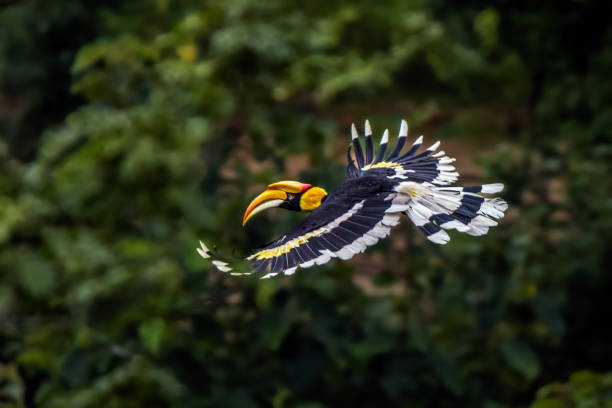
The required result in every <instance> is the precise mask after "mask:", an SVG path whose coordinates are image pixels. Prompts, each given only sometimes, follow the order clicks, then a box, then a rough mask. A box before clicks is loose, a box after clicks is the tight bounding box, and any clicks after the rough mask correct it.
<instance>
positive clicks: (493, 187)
mask: <svg viewBox="0 0 612 408" xmlns="http://www.w3.org/2000/svg"><path fill="white" fill-rule="evenodd" d="M503 189H504V185H503V184H502V183H493V184H483V185H482V190H481V191H480V192H481V193H485V194H494V193H499V192H500V191H502V190H503Z"/></svg>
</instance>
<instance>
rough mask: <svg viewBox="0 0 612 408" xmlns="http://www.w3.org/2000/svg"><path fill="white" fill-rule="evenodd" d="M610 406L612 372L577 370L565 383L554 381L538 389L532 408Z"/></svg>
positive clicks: (603, 407)
mask: <svg viewBox="0 0 612 408" xmlns="http://www.w3.org/2000/svg"><path fill="white" fill-rule="evenodd" d="M611 406H612V374H605V375H602V374H596V373H593V372H592V371H578V372H575V373H573V374H572V375H571V376H570V379H569V381H568V382H567V383H563V384H561V383H555V384H550V385H547V386H545V387H542V388H541V389H540V390H538V393H537V398H536V400H535V402H534V403H533V404H532V405H531V407H532V408H574V407H576V408H589V407H601V408H608V407H611Z"/></svg>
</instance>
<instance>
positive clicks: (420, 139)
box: [412, 135, 423, 146]
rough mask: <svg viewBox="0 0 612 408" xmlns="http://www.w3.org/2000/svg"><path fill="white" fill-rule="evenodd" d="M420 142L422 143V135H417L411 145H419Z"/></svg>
mask: <svg viewBox="0 0 612 408" xmlns="http://www.w3.org/2000/svg"><path fill="white" fill-rule="evenodd" d="M421 143H423V135H421V136H419V137H418V138H417V140H415V141H414V143H413V144H412V145H413V146H414V145H420V144H421Z"/></svg>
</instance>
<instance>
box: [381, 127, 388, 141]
mask: <svg viewBox="0 0 612 408" xmlns="http://www.w3.org/2000/svg"><path fill="white" fill-rule="evenodd" d="M388 142H389V129H385V131H384V133H383V135H382V139H380V144H385V143H388Z"/></svg>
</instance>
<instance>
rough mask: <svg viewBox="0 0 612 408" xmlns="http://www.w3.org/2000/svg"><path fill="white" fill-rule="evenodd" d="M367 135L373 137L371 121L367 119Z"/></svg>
mask: <svg viewBox="0 0 612 408" xmlns="http://www.w3.org/2000/svg"><path fill="white" fill-rule="evenodd" d="M365 135H366V136H372V127H370V121H369V120H367V119H366V121H365Z"/></svg>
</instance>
